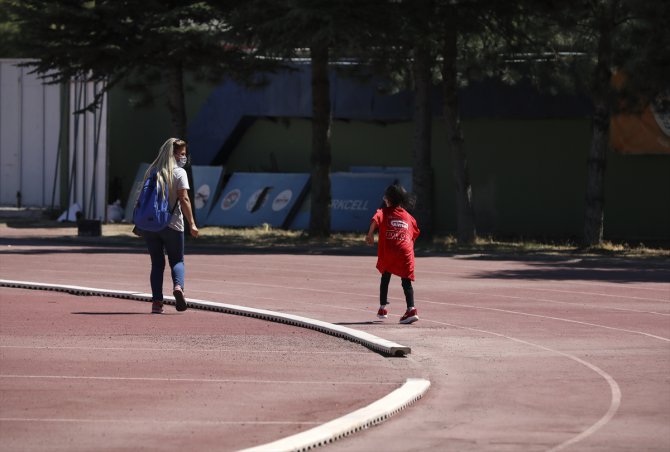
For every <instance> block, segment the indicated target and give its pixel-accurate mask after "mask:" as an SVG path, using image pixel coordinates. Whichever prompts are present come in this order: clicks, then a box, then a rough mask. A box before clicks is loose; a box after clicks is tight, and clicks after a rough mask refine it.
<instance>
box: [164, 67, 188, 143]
mask: <svg viewBox="0 0 670 452" xmlns="http://www.w3.org/2000/svg"><path fill="white" fill-rule="evenodd" d="M170 66H171V68H170V70H168V74H167V85H168V90H167V107H168V110H169V111H170V122H171V125H172V130H171V132H172V136H173V137H174V138H180V139H182V140H185V139H186V103H185V101H184V74H183V70H182V65H181V63H174V64H172V65H170Z"/></svg>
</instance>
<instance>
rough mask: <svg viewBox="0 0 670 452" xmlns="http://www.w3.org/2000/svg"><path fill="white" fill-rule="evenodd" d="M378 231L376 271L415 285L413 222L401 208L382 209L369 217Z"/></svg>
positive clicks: (415, 230) (416, 231) (415, 235)
mask: <svg viewBox="0 0 670 452" xmlns="http://www.w3.org/2000/svg"><path fill="white" fill-rule="evenodd" d="M372 221H373V222H375V223H377V227H378V228H379V241H378V242H379V243H378V244H377V270H379V272H380V273H384V272H389V273H391V274H394V275H396V276H400V277H401V278H409V279H411V280H412V281H414V241H415V240H416V238H417V237H418V236H419V228H418V227H417V225H416V220H415V219H414V217H413V216H412V215H410V214H409V213H408V212H407V211H406V210H405V209H403V208H402V207H384V208H383V209H379V210H377V213H375V215H374V216H373V217H372Z"/></svg>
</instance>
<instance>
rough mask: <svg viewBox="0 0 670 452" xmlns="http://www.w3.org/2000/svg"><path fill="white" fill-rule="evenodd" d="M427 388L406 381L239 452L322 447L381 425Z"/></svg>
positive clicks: (424, 383) (423, 383)
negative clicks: (358, 405)
mask: <svg viewBox="0 0 670 452" xmlns="http://www.w3.org/2000/svg"><path fill="white" fill-rule="evenodd" d="M429 387H430V381H428V380H424V379H421V378H408V379H407V381H406V382H405V384H403V385H402V386H401V387H400V388H398V389H396V390H395V391H393V392H391V393H390V394H388V395H387V396H385V397H383V398H381V399H379V400H377V401H376V402H373V403H371V404H370V405H368V406H366V407H364V408H361V409H360V410H356V411H354V412H352V413H349V414H346V415H344V416H342V417H340V418H337V419H335V420H333V421H330V422H326V423H325V424H322V425H320V426H318V427H314V428H313V429H310V430H307V431H305V432H302V433H298V434H296V435H292V436H288V437H286V438H283V439H280V440H278V441H274V442H272V443H267V444H263V445H262V446H256V447H252V448H250V449H244V450H243V451H240V452H284V451H292V452H293V451H299V452H302V451H307V450H310V449H313V448H315V447H320V446H325V445H327V444H329V443H332V442H333V441H337V440H338V439H340V438H343V437H345V436H348V435H350V434H352V433H355V432H357V431H359V430H363V429H366V428H368V427H372V426H373V425H376V424H379V423H381V422H384V421H385V420H386V419H388V418H390V417H391V416H393V415H394V414H396V413H397V412H399V411H400V410H402V409H404V408H406V407H408V406H409V405H411V404H413V403H414V402H416V401H417V400H419V399H420V398H421V397H423V395H424V394H425V393H426V391H427V390H428V388H429Z"/></svg>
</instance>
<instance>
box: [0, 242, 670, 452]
mask: <svg viewBox="0 0 670 452" xmlns="http://www.w3.org/2000/svg"><path fill="white" fill-rule="evenodd" d="M0 246H1V248H0V278H2V279H14V280H28V281H38V282H44V283H56V284H69V285H80V286H89V287H100V288H105V289H112V290H137V291H145V292H146V291H149V288H148V276H147V272H148V269H147V266H148V263H149V258H148V256H147V255H145V254H144V253H143V250H142V249H141V246H140V245H139V244H138V246H137V247H125V248H124V247H115V248H103V247H95V246H79V245H77V244H76V239H75V240H71V241H70V243H66V244H63V242H58V241H53V242H52V241H43V242H41V241H35V240H31V239H28V238H22V237H13V238H5V239H2V241H1V242H0ZM371 254H372V251H371V253H370V255H363V256H341V255H325V254H277V253H266V254H263V253H253V254H237V253H233V254H229V253H226V252H225V251H220V252H218V251H215V250H206V249H203V248H199V247H194V246H192V247H191V248H190V249H187V262H186V265H187V287H186V289H187V296H190V297H193V298H198V299H206V300H211V301H220V302H224V303H232V304H239V305H244V306H249V307H256V308H263V309H270V310H274V311H280V312H286V313H292V314H298V315H301V316H305V317H310V318H314V319H318V320H323V321H327V322H331V323H335V324H341V325H346V326H348V327H351V328H356V329H360V330H363V331H366V332H369V333H372V334H374V335H377V336H379V337H382V338H384V339H388V340H391V341H395V342H398V343H401V344H404V345H408V346H410V347H411V348H412V354H411V355H409V356H408V357H405V358H384V357H382V356H380V355H378V354H376V353H373V352H370V351H368V350H367V349H365V348H363V347H361V346H359V345H357V344H353V343H350V342H346V341H342V340H340V339H337V338H332V337H328V336H323V335H321V334H319V333H317V332H313V331H309V330H303V329H298V328H294V327H290V326H286V325H278V324H268V323H267V322H262V321H259V320H254V319H247V318H243V317H237V316H229V315H223V314H217V313H211V312H201V311H194V310H189V311H186V312H185V313H183V314H182V313H179V314H177V313H176V312H175V311H174V309H173V308H172V307H169V306H168V307H166V312H167V314H166V315H163V316H151V315H146V313H147V312H148V310H149V305H148V304H146V303H140V302H136V301H127V300H116V299H109V298H97V297H77V296H73V295H68V294H62V293H53V292H35V291H28V290H22V289H7V288H0V340H1V343H0V439H1V441H0V450H69V451H72V450H124V449H125V450H134V449H137V448H147V449H152V450H182V449H183V448H184V447H188V448H190V449H192V450H224V451H227V450H237V449H241V448H244V447H251V446H254V445H257V444H262V443H265V442H269V441H272V440H275V439H279V438H281V437H284V436H287V435H290V434H293V433H296V432H299V431H302V430H305V429H308V428H311V427H313V426H315V425H318V424H320V423H324V422H327V421H329V420H331V419H334V418H336V417H339V416H342V415H344V414H346V413H348V412H351V411H353V410H355V409H358V408H360V407H362V406H365V405H367V404H369V403H370V402H372V401H374V400H376V399H378V398H380V397H382V396H383V395H385V394H387V393H388V392H390V391H391V390H393V389H394V388H396V387H398V386H400V385H401V384H402V382H403V381H405V379H406V378H412V377H421V378H426V379H429V380H430V381H431V388H430V390H429V391H428V392H427V394H426V395H425V396H424V398H423V399H421V400H420V401H418V402H417V403H416V404H414V405H412V406H410V407H409V408H407V409H406V410H404V411H402V412H400V413H399V414H397V415H396V416H394V417H392V418H391V419H389V420H388V421H386V422H385V423H382V424H380V425H378V426H376V427H373V428H370V429H368V430H365V431H362V432H358V433H356V434H354V435H352V436H349V437H347V438H344V439H342V440H340V441H337V442H335V443H333V444H331V445H329V446H327V449H328V450H334V451H337V450H342V451H376V450H385V451H424V450H444V451H470V450H472V451H475V450H476V451H480V450H493V451H519V450H523V451H536V450H537V451H547V450H552V451H557V450H575V451H631V450H636V451H643V450H646V451H668V450H670V282H669V281H670V270H668V265H667V262H665V263H661V264H665V266H663V265H661V264H659V263H654V264H644V263H642V264H640V263H637V262H628V261H621V260H614V259H610V260H606V259H600V260H580V259H555V258H552V259H533V260H509V259H507V260H505V259H491V258H488V259H484V258H481V257H478V256H470V257H468V256H463V257H459V258H454V257H420V258H418V259H417V281H416V283H415V296H416V303H417V307H418V309H419V314H420V316H421V318H422V320H421V321H420V322H418V323H416V324H414V325H411V326H401V325H398V324H397V319H398V318H399V316H400V314H401V313H402V310H403V305H404V301H403V299H402V289H401V287H400V281H399V280H398V279H392V282H391V288H390V291H389V295H390V297H391V303H392V304H391V310H390V313H391V314H393V315H391V316H389V319H388V320H386V321H385V322H377V321H376V317H375V316H374V314H375V312H376V308H377V304H378V301H377V291H378V274H377V272H376V270H375V269H374V263H375V258H374V257H373V256H372V255H371ZM167 280H168V277H167V275H166V281H167ZM166 287H167V285H166Z"/></svg>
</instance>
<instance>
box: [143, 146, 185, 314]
mask: <svg viewBox="0 0 670 452" xmlns="http://www.w3.org/2000/svg"><path fill="white" fill-rule="evenodd" d="M187 161H188V147H187V144H186V142H185V141H183V140H179V139H177V138H170V139H168V140H167V141H166V142H165V143H163V146H161V148H160V151H159V152H158V156H157V157H156V160H154V161H153V163H152V164H151V165H150V166H149V169H147V172H146V173H145V174H144V180H145V181H146V180H147V178H149V177H151V176H152V175H153V174H154V173H155V174H156V176H157V182H158V187H159V189H161V190H162V189H163V187H165V186H167V192H168V194H169V201H170V206H175V207H176V208H175V209H174V211H173V213H172V216H171V218H170V223H169V224H168V226H167V227H165V228H163V229H162V230H160V231H158V232H151V231H142V236H143V237H144V239H145V241H146V243H147V249H148V250H149V255H150V256H151V274H150V278H149V279H150V281H151V295H152V297H151V298H152V301H153V303H152V306H151V312H152V313H153V314H161V313H162V312H163V272H164V270H165V254H167V257H168V262H169V264H170V270H171V272H172V283H173V291H172V294H173V295H174V298H175V301H176V306H177V311H185V310H186V307H187V306H186V299H185V298H184V215H185V216H186V220H187V221H188V224H189V228H190V230H189V232H190V234H191V235H192V236H193V237H197V236H198V228H197V227H196V225H195V219H194V218H193V210H192V209H191V200H190V199H189V197H188V190H189V188H190V187H189V185H188V177H187V176H186V171H185V170H184V165H186V162H187ZM177 207H178V208H177Z"/></svg>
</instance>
